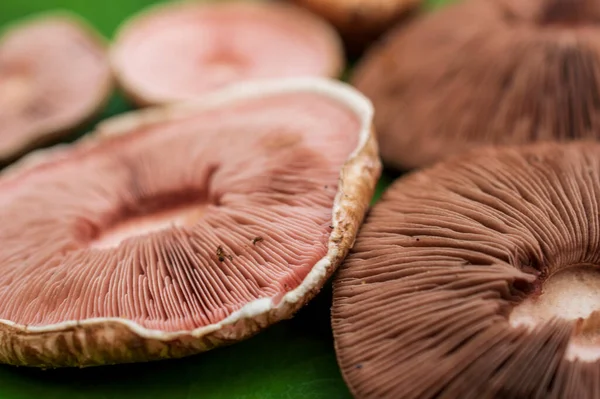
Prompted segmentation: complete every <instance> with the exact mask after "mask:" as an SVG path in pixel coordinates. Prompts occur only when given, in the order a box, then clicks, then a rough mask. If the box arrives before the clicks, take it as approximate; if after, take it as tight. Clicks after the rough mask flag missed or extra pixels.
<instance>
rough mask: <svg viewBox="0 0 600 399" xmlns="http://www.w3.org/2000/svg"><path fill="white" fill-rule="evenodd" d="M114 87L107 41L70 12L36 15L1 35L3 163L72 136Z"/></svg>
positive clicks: (0, 149) (0, 152) (0, 135)
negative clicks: (106, 47) (74, 130)
mask: <svg viewBox="0 0 600 399" xmlns="http://www.w3.org/2000/svg"><path fill="white" fill-rule="evenodd" d="M112 89H113V84H112V75H111V71H110V66H109V63H108V58H107V57H106V51H105V47H104V42H103V40H102V39H101V38H100V36H99V35H98V34H97V33H96V32H95V31H93V30H92V28H91V27H90V26H88V24H87V23H86V22H84V21H82V20H80V19H79V18H77V17H75V16H73V15H71V14H68V13H51V14H44V15H36V16H34V17H31V18H29V19H27V20H23V21H19V22H17V23H15V24H13V25H12V26H10V27H9V28H8V29H7V30H6V31H5V32H4V33H3V34H2V36H1V37H0V163H3V164H4V163H7V162H9V161H11V160H13V159H14V158H16V157H18V156H20V155H22V154H23V153H25V152H27V151H28V150H30V149H32V148H35V147H38V146H41V145H44V144H48V143H50V142H52V141H55V140H58V139H60V138H62V137H64V136H65V135H67V134H69V133H70V132H72V131H73V129H75V128H76V127H78V126H80V125H82V124H83V123H84V122H86V121H88V120H89V119H91V118H92V117H93V116H94V115H96V113H97V112H98V111H99V110H100V109H102V108H103V106H104V105H105V103H106V101H107V100H108V98H109V96H110V94H111V92H112Z"/></svg>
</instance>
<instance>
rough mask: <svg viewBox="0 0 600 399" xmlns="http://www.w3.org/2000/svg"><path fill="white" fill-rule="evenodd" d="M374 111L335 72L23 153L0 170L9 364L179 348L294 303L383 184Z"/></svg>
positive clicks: (288, 309) (311, 291)
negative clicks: (327, 76) (332, 76)
mask: <svg viewBox="0 0 600 399" xmlns="http://www.w3.org/2000/svg"><path fill="white" fill-rule="evenodd" d="M371 116H372V109H371V105H370V103H369V102H368V101H367V100H366V99H365V98H364V97H363V96H361V95H360V94H359V93H358V92H356V91H355V90H353V89H352V88H350V87H348V86H346V85H344V84H342V83H336V82H334V81H329V80H326V79H317V78H313V79H293V80H281V81H277V82H270V83H269V82H258V83H253V84H241V85H236V86H232V87H230V88H228V89H225V90H223V91H219V92H215V93H213V94H212V95H210V96H207V97H206V98H205V99H203V100H201V101H197V102H194V103H185V104H180V105H177V106H172V107H164V108H156V109H152V110H148V111H146V112H140V113H132V114H130V115H128V116H123V117H119V118H117V119H114V120H112V121H109V122H105V123H104V124H103V125H102V126H101V127H100V128H99V130H98V131H97V132H96V133H95V134H93V135H91V136H86V138H85V139H82V141H80V142H79V143H76V144H74V145H72V146H63V147H59V148H58V149H52V150H42V151H41V152H37V153H33V155H30V156H28V157H25V158H24V159H23V161H21V162H20V163H18V164H16V165H15V166H13V167H12V168H11V169H10V170H9V171H8V172H6V174H3V175H2V177H1V178H0V242H1V243H2V248H1V249H0V362H3V363H9V364H15V365H28V366H41V367H59V366H93V365H100V364H110V363H126V362H138V361H146V360H154V359H162V358H174V357H181V356H186V355H191V354H194V353H198V352H202V351H206V350H208V349H211V348H214V347H216V346H219V345H223V344H231V343H234V342H236V341H238V340H242V339H244V338H247V337H249V336H251V335H253V334H255V333H257V332H258V331H260V330H261V329H263V328H265V327H267V326H268V325H270V324H273V323H275V322H277V321H279V320H281V319H285V318H289V317H291V316H292V315H293V313H294V312H295V311H296V310H298V309H299V308H300V307H301V306H302V305H303V304H305V303H306V302H307V301H309V300H310V299H311V298H312V297H313V296H314V295H315V294H316V293H317V292H318V291H319V289H320V288H321V286H322V284H323V283H324V281H325V280H326V279H327V278H328V277H329V276H330V275H331V273H332V272H333V271H334V270H335V268H336V267H337V265H338V264H339V263H340V261H341V260H342V259H343V258H344V257H345V255H346V253H347V251H348V249H349V247H350V246H351V244H352V243H353V241H354V238H355V235H356V231H357V229H358V226H359V225H360V223H361V222H362V219H363V216H364V213H365V210H366V208H367V206H368V204H369V200H370V198H371V197H372V194H373V189H374V186H375V182H376V180H377V177H378V175H379V171H380V163H379V160H378V158H377V146H376V142H375V141H374V139H373V135H372V133H371ZM44 154H47V155H44Z"/></svg>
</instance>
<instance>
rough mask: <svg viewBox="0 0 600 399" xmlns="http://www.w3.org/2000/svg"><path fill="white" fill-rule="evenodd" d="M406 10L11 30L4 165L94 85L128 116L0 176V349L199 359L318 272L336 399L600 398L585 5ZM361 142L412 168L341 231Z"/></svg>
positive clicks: (596, 102)
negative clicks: (329, 290) (346, 74)
mask: <svg viewBox="0 0 600 399" xmlns="http://www.w3.org/2000/svg"><path fill="white" fill-rule="evenodd" d="M292 3H297V4H292ZM419 3H420V2H419V1H416V0H396V1H392V0H389V1H383V0H381V1H375V0H369V1H366V0H363V1H358V0H356V1H349V0H348V1H344V0H294V1H265V2H242V1H235V2H225V3H217V2H214V3H207V2H183V3H179V2H174V3H168V4H164V5H159V6H154V7H152V8H151V9H148V10H145V11H144V12H143V13H142V14H140V15H138V16H135V17H133V18H132V19H131V20H129V21H127V22H126V23H125V24H124V25H123V26H122V28H121V29H120V30H119V31H118V33H117V35H116V38H115V40H114V41H113V42H112V43H111V44H109V45H107V44H106V43H104V42H103V40H102V39H99V35H97V34H95V33H94V32H93V29H92V28H91V27H89V26H88V25H87V24H86V23H85V22H83V21H81V20H79V19H76V18H74V17H73V16H69V15H65V14H62V15H46V16H41V17H38V18H34V19H31V20H29V21H26V22H22V23H20V24H17V25H15V26H14V27H12V28H10V29H9V30H8V31H7V32H6V33H5V34H4V36H2V38H1V39H0V122H1V123H0V137H1V138H2V140H0V159H1V160H3V161H4V162H9V161H11V160H13V159H15V158H16V157H18V156H20V155H22V154H24V153H26V152H27V151H29V150H31V149H32V148H35V147H38V146H40V145H41V144H42V143H47V142H49V141H50V140H56V139H58V138H64V137H66V136H65V135H66V133H67V132H69V131H71V130H72V129H73V128H75V127H76V126H77V125H79V124H81V123H82V122H83V121H85V120H89V118H91V117H92V116H93V115H94V114H95V113H97V112H98V111H99V110H101V109H102V108H103V107H104V105H105V104H106V101H107V98H108V96H109V95H110V94H111V93H112V90H113V86H114V83H115V82H117V83H118V85H119V87H120V88H121V89H122V90H123V91H124V92H125V93H126V94H127V96H128V97H129V98H130V99H131V100H132V101H133V102H134V103H135V104H136V105H137V106H140V107H143V106H151V107H150V108H147V109H144V110H139V111H136V112H132V113H130V114H127V115H124V116H117V117H115V118H113V119H110V120H107V121H103V122H102V123H100V124H99V125H98V126H96V128H95V130H94V131H93V132H92V133H90V134H87V135H85V136H84V137H83V138H81V139H79V140H78V141H76V142H75V143H73V144H65V145H58V146H55V147H51V148H49V149H44V150H37V151H34V152H32V153H30V154H28V155H26V156H24V157H23V158H22V159H20V160H19V161H17V162H16V163H13V164H12V165H11V166H10V167H8V168H7V169H5V170H4V171H3V172H2V174H0V203H1V205H2V206H0V220H1V221H2V222H1V223H0V243H2V250H1V251H0V362H3V363H8V364H15V365H26V366H38V367H62V366H80V367H81V366H94V365H103V364H112V363H128V362H140V361H148V360H155V359H163V358H177V357H182V356H187V355H191V354H196V353H199V352H202V351H206V350H209V349H212V348H215V347H217V346H219V345H224V344H229V343H234V342H236V341H239V340H242V339H245V338H247V337H250V336H252V335H253V334H256V333H258V332H259V331H260V330H262V329H264V328H266V327H268V326H269V325H271V324H273V323H276V322H278V321H280V320H283V319H285V318H289V317H292V316H293V314H294V313H295V312H296V311H297V310H298V309H300V308H301V307H302V306H303V305H304V304H305V303H307V302H308V301H309V300H310V299H311V298H312V297H314V296H315V295H316V294H317V293H318V291H319V290H320V289H321V287H322V286H323V284H324V283H325V282H326V281H327V280H328V279H329V277H331V276H332V275H334V272H335V271H336V269H337V268H338V266H339V271H338V273H337V274H336V275H335V277H334V298H333V307H332V327H333V332H334V338H335V348H336V353H337V357H338V361H339V365H340V368H341V370H342V373H343V376H344V378H345V381H346V382H347V384H348V386H349V388H350V390H351V392H352V394H353V395H354V396H356V397H357V398H434V397H436V398H437V397H448V398H471V397H473V398H500V397H503V398H546V397H548V398H554V397H556V398H563V397H574V398H575V397H576V398H585V397H589V398H596V397H600V388H599V386H600V385H598V383H597V382H598V380H599V378H600V361H599V359H600V334H599V331H598V325H600V324H599V323H598V320H600V316H599V314H600V313H599V312H600V295H599V294H598V292H600V290H599V288H600V271H599V270H598V265H600V144H599V143H597V137H598V136H599V135H600V84H599V83H600V28H598V26H597V24H596V23H597V20H598V18H600V1H598V0H462V1H458V2H457V4H454V5H450V6H447V7H446V8H443V9H440V10H438V11H435V12H432V13H429V14H421V13H417V12H416V10H417V7H418V5H419ZM392 27H393V28H392ZM390 28H392V29H391V30H390V31H388V30H389V29H390ZM374 41H375V44H374V45H372V46H371V43H373V42H374ZM369 46H371V47H369ZM367 47H368V48H367ZM365 48H367V50H366V52H364V53H363V50H364V49H365ZM345 54H354V55H361V54H362V58H361V59H360V60H359V63H358V66H357V68H356V69H355V70H354V71H353V72H352V73H351V75H352V76H351V78H350V83H351V85H352V86H354V87H351V85H348V84H345V83H341V82H339V81H338V80H337V78H339V76H340V75H341V73H342V71H343V70H344V67H345V64H346V56H345ZM380 155H381V160H382V161H383V164H384V165H385V166H387V167H389V168H390V169H396V170H412V169H416V168H423V169H422V170H418V171H417V170H413V171H411V173H409V174H407V175H406V176H404V177H401V178H399V179H398V180H397V181H396V182H394V183H393V185H392V186H391V188H390V189H389V190H388V191H387V192H386V193H385V194H384V196H383V198H382V199H381V201H379V202H378V203H377V204H376V205H374V206H373V207H372V209H370V211H369V214H368V216H367V217H366V220H365V221H364V224H363V219H365V216H366V214H367V211H368V207H369V203H370V200H371V198H372V196H373V192H374V188H375V184H376V181H377V179H378V178H379V176H380V173H381V162H382V161H381V160H380ZM374 309H376V310H377V311H374Z"/></svg>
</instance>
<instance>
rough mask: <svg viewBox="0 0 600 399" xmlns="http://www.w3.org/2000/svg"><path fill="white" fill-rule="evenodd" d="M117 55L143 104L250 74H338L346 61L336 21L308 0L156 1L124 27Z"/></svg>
mask: <svg viewBox="0 0 600 399" xmlns="http://www.w3.org/2000/svg"><path fill="white" fill-rule="evenodd" d="M111 59H112V65H113V69H114V71H115V73H116V75H117V77H118V79H119V81H120V83H121V86H122V87H123V88H124V90H125V91H126V92H127V93H128V95H129V96H130V97H131V98H132V99H133V100H134V101H135V102H136V103H137V104H138V105H142V106H143V105H149V104H160V103H172V102H176V101H184V100H190V99H192V98H194V97H197V96H200V95H204V94H206V93H207V92H210V91H212V90H215V89H218V88H221V87H224V86H226V85H229V84H232V83H237V82H240V81H244V80H251V79H264V78H291V77H307V76H321V77H337V76H338V75H340V74H341V71H342V69H343V67H344V53H343V48H342V44H341V40H340V38H339V36H338V35H337V33H336V32H335V30H334V29H333V27H331V26H330V25H329V24H328V23H326V22H325V21H324V20H322V19H321V18H319V17H317V16H315V15H312V14H311V13H309V12H307V11H305V10H303V9H302V8H300V7H296V6H293V5H291V4H284V3H276V2H265V1H253V2H241V1H227V2H221V3H217V2H212V3H210V2H175V3H168V4H161V5H158V6H152V7H150V8H149V9H147V10H144V11H143V12H142V13H141V14H139V15H137V16H134V17H132V18H130V19H129V20H128V21H126V23H125V24H124V25H123V26H122V27H121V28H120V29H119V31H118V33H117V36H116V39H115V43H114V44H113V48H112V51H111Z"/></svg>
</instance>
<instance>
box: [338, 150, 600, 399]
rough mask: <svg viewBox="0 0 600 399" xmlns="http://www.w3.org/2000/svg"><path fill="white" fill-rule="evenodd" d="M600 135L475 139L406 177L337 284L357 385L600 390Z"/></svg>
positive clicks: (475, 392) (459, 391)
mask: <svg viewBox="0 0 600 399" xmlns="http://www.w3.org/2000/svg"><path fill="white" fill-rule="evenodd" d="M599 198H600V144H596V143H573V144H535V145H529V146H525V147H521V148H517V147H504V148H498V149H483V150H480V151H478V152H469V153H467V154H465V155H463V156H461V157H458V158H452V160H448V161H446V162H444V163H440V164H438V165H437V166H434V167H432V168H430V169H426V170H423V171H420V172H415V173H413V174H411V175H409V176H407V177H405V178H403V179H401V180H400V181H398V182H396V183H395V184H394V185H393V186H392V187H391V188H390V190H389V191H388V192H387V193H386V194H385V195H384V197H383V199H382V200H381V202H380V203H378V204H377V205H376V206H375V207H374V208H373V209H372V211H371V213H370V215H369V217H368V219H367V221H366V223H365V225H364V226H363V228H362V230H361V233H360V234H359V237H358V239H357V241H356V245H355V247H354V249H353V251H352V253H351V255H350V256H349V257H348V258H347V261H346V262H345V263H344V264H343V265H342V267H341V268H340V271H339V274H338V277H337V280H336V283H335V286H334V306H333V327H334V333H335V339H336V347H337V354H338V359H339V362H340V365H341V367H342V370H343V373H344V376H345V379H346V381H347V382H348V383H349V386H350V388H351V390H352V392H353V393H354V394H355V395H356V397H358V398H383V397H385V398H405V399H410V398H420V399H424V398H465V399H466V398H478V399H480V398H597V397H599V396H600V383H599V381H600V360H599V359H600V350H599V349H600V329H599V328H598V326H599V325H600V324H599V323H598V319H599V316H598V315H599V313H598V311H600V297H599V296H598V295H597V292H598V287H600V270H599V269H598V265H599V264H600V200H599Z"/></svg>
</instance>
